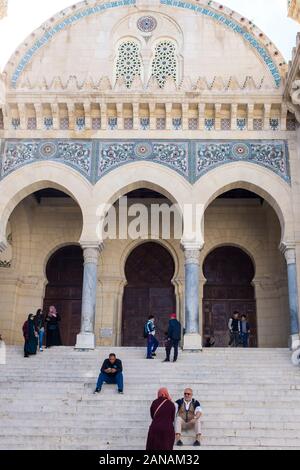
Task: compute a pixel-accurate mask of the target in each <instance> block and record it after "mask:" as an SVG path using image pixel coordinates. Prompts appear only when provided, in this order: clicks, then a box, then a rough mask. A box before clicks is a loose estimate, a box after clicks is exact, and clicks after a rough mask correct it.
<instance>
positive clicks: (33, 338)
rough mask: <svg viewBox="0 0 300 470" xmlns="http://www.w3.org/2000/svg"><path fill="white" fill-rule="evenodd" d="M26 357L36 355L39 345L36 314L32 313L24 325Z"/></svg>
mask: <svg viewBox="0 0 300 470" xmlns="http://www.w3.org/2000/svg"><path fill="white" fill-rule="evenodd" d="M23 336H24V339H25V344H24V357H29V356H34V355H35V354H36V350H37V346H38V334H37V331H36V329H35V325H34V315H33V314H32V313H31V314H30V315H29V316H28V320H27V321H26V322H25V323H24V325H23Z"/></svg>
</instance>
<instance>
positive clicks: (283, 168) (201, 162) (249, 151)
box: [196, 141, 290, 183]
mask: <svg viewBox="0 0 300 470" xmlns="http://www.w3.org/2000/svg"><path fill="white" fill-rule="evenodd" d="M240 161H244V162H249V163H255V164H257V165H260V166H263V167H265V168H267V169H268V170H271V171H273V172H274V173H276V174H277V175H279V176H280V177H281V178H283V179H284V180H285V181H286V182H288V183H289V182H290V171H289V156H288V148H287V144H286V143H285V142H283V141H270V142H266V141H253V142H211V141H207V142H205V143H200V142H197V143H196V180H198V179H199V178H201V176H203V175H204V174H205V173H207V172H208V171H211V170H212V169H214V168H217V167H218V166H220V165H224V164H228V163H233V162H240Z"/></svg>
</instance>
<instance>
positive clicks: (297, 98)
mask: <svg viewBox="0 0 300 470" xmlns="http://www.w3.org/2000/svg"><path fill="white" fill-rule="evenodd" d="M283 97H284V102H285V103H286V105H287V108H288V110H289V111H290V113H293V114H294V115H295V117H296V119H297V121H298V123H300V33H298V35H297V44H296V47H295V49H294V51H293V57H292V61H291V62H290V64H289V71H288V75H287V80H286V85H285V89H284V95H283Z"/></svg>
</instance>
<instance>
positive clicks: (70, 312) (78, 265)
mask: <svg viewBox="0 0 300 470" xmlns="http://www.w3.org/2000/svg"><path fill="white" fill-rule="evenodd" d="M83 263H84V260H83V253H82V249H81V248H80V247H79V246H67V247H65V248H61V249H60V250H58V251H57V252H56V253H54V255H52V256H51V258H50V259H49V261H48V264H47V268H46V275H47V279H48V285H47V287H46V294H45V299H44V312H45V313H47V312H48V309H49V307H50V306H51V305H54V306H55V307H56V308H57V312H58V314H59V315H60V316H61V319H62V320H61V323H60V331H61V337H62V343H63V345H64V346H75V344H76V336H77V334H78V333H79V332H80V327H81V302H82V283H83Z"/></svg>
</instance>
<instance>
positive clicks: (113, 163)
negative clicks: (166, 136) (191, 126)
mask: <svg viewBox="0 0 300 470" xmlns="http://www.w3.org/2000/svg"><path fill="white" fill-rule="evenodd" d="M134 161H151V162H154V163H160V164H161V165H165V166H168V167H169V168H171V169H173V170H175V171H176V172H177V173H179V174H181V175H182V176H184V177H185V178H186V179H189V174H190V171H189V170H190V169H189V145H188V142H180V143H176V142H166V141H164V142H149V141H147V142H137V143H135V142H125V143H124V142H114V143H111V142H105V143H100V158H99V171H98V177H99V178H101V176H103V175H104V174H106V173H108V172H109V171H111V170H113V169H114V168H117V167H118V166H121V165H124V164H126V163H130V162H134Z"/></svg>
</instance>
